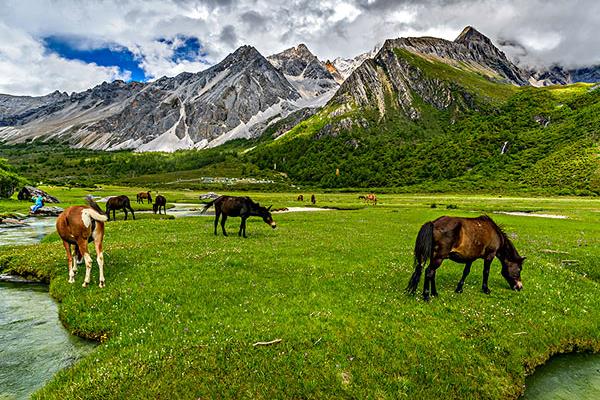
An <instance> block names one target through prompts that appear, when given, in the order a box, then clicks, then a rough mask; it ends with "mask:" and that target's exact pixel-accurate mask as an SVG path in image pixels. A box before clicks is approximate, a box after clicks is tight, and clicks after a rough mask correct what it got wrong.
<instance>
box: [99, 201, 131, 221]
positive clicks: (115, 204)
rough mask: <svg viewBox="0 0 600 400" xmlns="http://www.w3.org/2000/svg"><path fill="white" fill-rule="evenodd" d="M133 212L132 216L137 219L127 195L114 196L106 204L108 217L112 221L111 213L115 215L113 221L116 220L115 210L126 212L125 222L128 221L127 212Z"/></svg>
mask: <svg viewBox="0 0 600 400" xmlns="http://www.w3.org/2000/svg"><path fill="white" fill-rule="evenodd" d="M128 209H129V211H131V216H132V217H133V219H135V214H134V213H133V208H131V203H130V202H129V197H127V196H125V195H121V196H114V197H111V198H110V199H108V201H107V202H106V215H107V216H108V220H109V221H110V212H111V211H112V213H113V219H114V220H116V219H117V218H116V217H115V210H123V211H124V212H125V220H126V221H127V210H128Z"/></svg>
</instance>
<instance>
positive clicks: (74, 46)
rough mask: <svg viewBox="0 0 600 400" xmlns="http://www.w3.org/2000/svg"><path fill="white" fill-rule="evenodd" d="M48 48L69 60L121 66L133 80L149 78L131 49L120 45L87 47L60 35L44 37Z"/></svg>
mask: <svg viewBox="0 0 600 400" xmlns="http://www.w3.org/2000/svg"><path fill="white" fill-rule="evenodd" d="M44 43H45V45H46V49H47V50H49V51H51V52H53V53H56V54H58V55H59V56H61V57H63V58H66V59H68V60H79V61H83V62H85V63H96V64H97V65H100V66H102V67H119V69H120V70H121V71H129V72H131V80H133V81H140V82H144V81H146V80H147V79H148V77H147V76H146V74H145V73H144V70H143V69H141V68H140V66H139V61H138V60H136V58H135V56H134V55H133V53H132V52H131V51H129V50H128V49H126V48H125V47H122V46H118V45H107V46H105V47H100V48H95V49H86V48H82V47H81V46H79V45H78V43H77V39H72V38H64V37H59V36H48V37H46V38H44Z"/></svg>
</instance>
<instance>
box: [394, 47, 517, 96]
mask: <svg viewBox="0 0 600 400" xmlns="http://www.w3.org/2000/svg"><path fill="white" fill-rule="evenodd" d="M394 53H395V54H396V56H397V57H398V58H403V59H405V60H407V61H408V62H410V63H411V64H412V65H415V66H417V67H418V68H419V69H421V70H422V71H423V73H425V75H426V76H428V77H430V78H433V79H441V80H443V81H445V82H450V83H453V84H456V85H458V86H460V87H462V88H463V89H466V90H470V91H472V92H474V93H475V94H476V95H478V96H481V97H483V98H486V99H488V100H489V101H492V102H503V101H506V100H507V99H508V98H509V97H510V96H511V95H513V94H514V93H515V92H517V90H518V89H517V87H516V86H514V85H511V84H502V83H499V82H493V81H492V80H491V79H489V77H487V76H485V75H482V74H479V73H477V72H474V71H472V70H471V69H470V67H469V66H467V65H462V68H457V67H455V66H452V65H449V64H447V63H444V62H442V61H438V60H435V59H428V58H426V57H424V56H420V55H418V54H415V53H412V52H410V51H408V50H406V49H400V48H397V49H394Z"/></svg>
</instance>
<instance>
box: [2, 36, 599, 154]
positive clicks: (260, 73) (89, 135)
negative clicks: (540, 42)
mask: <svg viewBox="0 0 600 400" xmlns="http://www.w3.org/2000/svg"><path fill="white" fill-rule="evenodd" d="M415 56H416V57H418V61H419V62H423V60H426V62H430V63H432V64H434V63H440V62H441V63H442V64H443V65H444V66H445V67H446V68H447V69H446V70H444V73H445V74H447V75H448V76H452V74H454V73H455V72H456V70H460V71H467V72H468V73H469V74H470V75H469V76H468V79H470V80H471V81H469V82H464V85H463V86H465V87H466V86H470V85H472V84H475V86H476V87H477V88H479V90H480V91H483V92H485V91H486V88H487V87H488V86H490V85H491V84H493V83H503V84H508V85H509V86H515V87H516V86H526V85H530V84H535V85H548V84H554V83H556V84H567V83H571V82H573V81H577V80H588V81H589V80H597V79H599V78H600V72H599V71H600V69H598V68H593V67H590V68H588V69H581V70H566V69H564V68H561V67H559V66H556V67H554V68H551V69H546V70H536V71H531V70H529V71H526V70H522V69H520V68H519V67H518V66H517V65H515V64H514V63H513V62H511V61H510V60H509V59H508V58H507V57H506V56H505V55H504V53H503V52H502V51H500V50H499V49H498V48H497V47H496V46H494V44H493V43H492V41H491V40H490V39H489V38H487V37H486V36H484V35H483V34H481V33H480V32H478V31H477V30H475V29H474V28H472V27H466V28H465V29H464V30H463V32H461V34H460V35H459V36H458V37H457V38H456V39H455V40H454V41H447V40H443V39H438V38H432V37H422V38H399V39H389V40H387V41H385V42H384V43H383V44H382V45H381V46H378V47H376V48H375V49H374V50H373V51H372V52H368V53H365V54H361V55H359V56H357V57H356V58H354V59H341V58H337V59H335V60H333V61H329V60H327V61H325V62H323V61H320V60H319V59H318V58H317V57H316V56H315V55H314V54H312V53H311V52H310V50H309V49H308V48H307V46H306V45H304V44H300V45H298V46H297V47H293V48H290V49H287V50H284V51H283V52H281V53H278V54H274V55H271V56H269V57H266V58H265V57H264V56H263V55H261V54H260V53H259V52H258V51H257V50H256V49H255V48H253V47H251V46H242V47H240V48H239V49H237V50H236V51H235V52H233V53H231V54H230V55H228V56H227V57H226V58H225V59H224V60H223V61H221V62H220V63H218V64H216V65H214V66H213V67H211V68H208V69H206V70H204V71H201V72H198V73H186V72H184V73H181V74H179V75H177V76H175V77H163V78H160V79H158V80H156V81H153V82H148V83H139V82H129V83H126V82H123V81H114V82H111V83H106V82H105V83H102V84H101V85H98V86H96V87H94V88H91V89H88V90H86V91H84V92H80V93H72V94H71V95H68V94H67V93H60V92H54V93H51V94H49V95H46V96H41V97H28V96H10V95H0V141H2V142H4V143H7V144H14V143H22V142H27V141H30V140H33V139H41V140H56V141H61V142H64V143H68V144H69V145H71V146H73V147H84V148H90V149H98V150H119V149H134V150H137V151H174V150H178V149H191V148H204V147H214V146H218V145H221V144H223V143H225V142H227V141H229V140H232V139H237V138H254V137H258V136H260V135H261V134H262V133H263V132H265V131H273V130H274V129H269V128H270V127H273V126H275V125H276V124H277V126H278V129H277V130H276V131H277V135H275V136H280V135H281V134H282V133H285V132H287V131H288V130H289V129H291V128H293V127H294V126H295V125H296V124H298V123H299V122H300V121H302V120H304V119H306V118H309V117H311V116H312V115H313V114H315V113H317V112H318V111H319V110H320V109H321V108H322V107H324V108H325V109H326V108H328V107H329V108H332V107H334V106H335V108H336V111H335V112H336V113H338V114H337V115H338V116H339V115H342V114H345V113H348V112H349V111H350V110H351V109H356V106H358V107H367V108H369V107H374V108H375V109H377V112H378V114H379V118H383V117H384V116H386V115H388V114H389V113H390V110H393V111H394V112H395V111H397V110H400V111H401V112H402V114H403V115H406V116H408V118H409V119H411V120H419V119H421V118H422V117H423V107H418V106H417V105H418V104H420V103H424V104H427V105H428V106H431V107H433V108H434V109H437V110H451V112H452V113H453V115H454V117H456V116H457V115H459V114H460V113H461V112H463V111H465V110H468V109H477V108H478V107H484V106H485V104H487V103H488V101H481V100H482V97H481V96H480V97H478V96H473V95H472V93H471V92H470V91H469V90H460V88H459V89H458V90H457V87H459V86H461V82H460V81H459V80H452V79H450V80H440V78H439V76H435V74H434V75H432V74H428V73H427V71H428V66H427V65H423V68H415V63H414V61H415V60H416V59H415V58H414V57H415ZM438 72H439V71H438ZM462 78H463V79H464V78H465V76H462ZM498 91H499V92H501V93H497V92H498ZM507 91H510V87H503V88H502V89H499V90H496V89H494V90H492V91H488V92H486V93H485V96H483V97H487V98H488V99H487V100H492V102H493V100H494V98H495V97H497V96H500V97H502V92H507ZM391 100H393V101H391ZM335 117H336V116H335V115H334V116H333V118H334V119H335ZM337 119H338V122H339V121H342V122H341V124H340V123H338V122H336V123H334V124H329V126H328V127H327V128H326V129H325V130H324V131H323V132H322V134H328V133H329V134H335V132H336V130H338V129H340V127H341V128H342V129H343V128H348V127H349V126H350V125H352V124H359V125H360V124H366V123H367V121H366V120H364V121H361V119H357V118H354V119H349V118H337ZM284 122H285V123H284ZM282 126H283V127H285V129H282Z"/></svg>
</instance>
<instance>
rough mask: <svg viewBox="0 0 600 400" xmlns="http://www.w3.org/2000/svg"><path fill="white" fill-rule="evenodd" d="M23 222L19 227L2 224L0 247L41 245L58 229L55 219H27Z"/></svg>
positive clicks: (0, 225)
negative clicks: (41, 242) (42, 241)
mask: <svg viewBox="0 0 600 400" xmlns="http://www.w3.org/2000/svg"><path fill="white" fill-rule="evenodd" d="M23 222H24V224H23V225H18V226H10V225H9V226H7V225H4V224H0V246H15V245H21V244H35V243H39V242H40V241H41V240H42V239H43V238H44V236H46V235H48V234H50V233H52V232H54V230H55V229H56V228H55V224H56V218H55V217H35V218H27V219H25V220H23Z"/></svg>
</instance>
